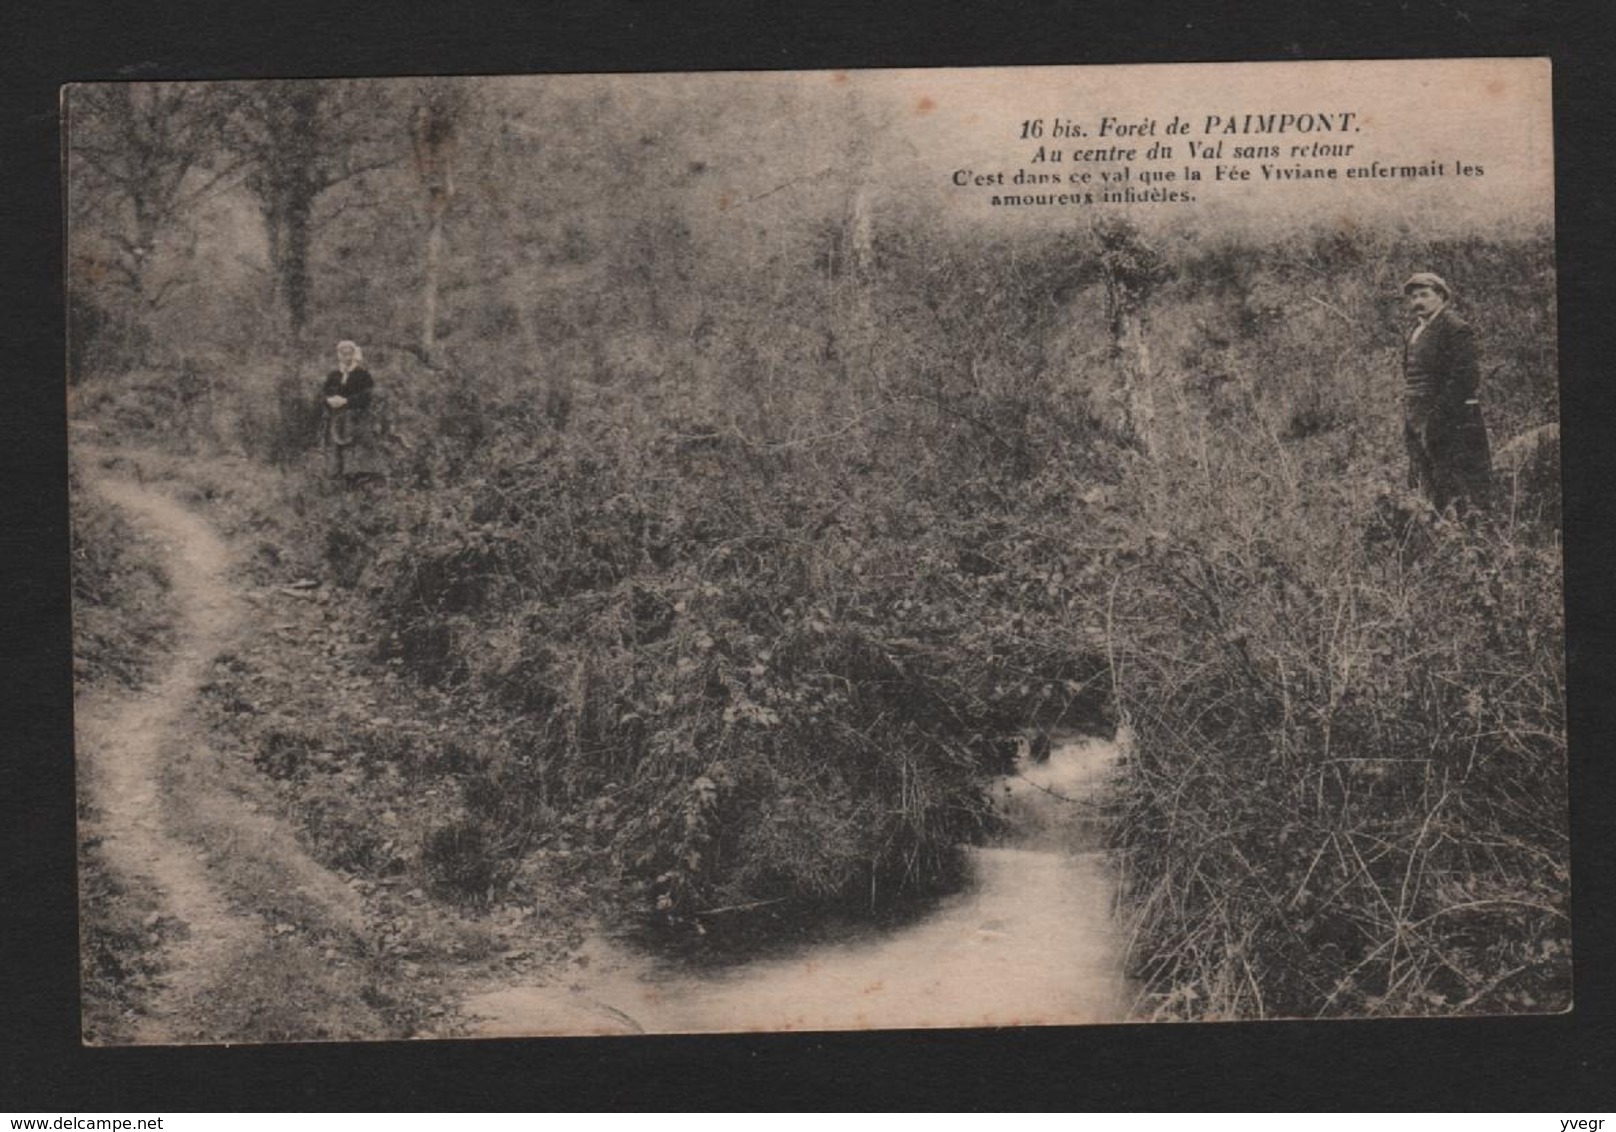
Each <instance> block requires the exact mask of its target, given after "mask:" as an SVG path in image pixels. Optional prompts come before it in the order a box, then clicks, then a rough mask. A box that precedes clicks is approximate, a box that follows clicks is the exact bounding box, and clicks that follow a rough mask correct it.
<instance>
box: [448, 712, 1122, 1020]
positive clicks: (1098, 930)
mask: <svg viewBox="0 0 1616 1132" xmlns="http://www.w3.org/2000/svg"><path fill="white" fill-rule="evenodd" d="M1115 760H1116V749H1115V747H1114V746H1113V745H1112V744H1110V743H1108V742H1105V741H1103V740H1097V739H1072V740H1069V741H1064V742H1059V743H1057V744H1056V745H1055V747H1054V749H1053V750H1052V751H1051V753H1050V756H1049V758H1048V759H1047V760H1046V761H1044V762H1042V763H1032V762H1028V761H1026V760H1023V761H1022V762H1021V763H1020V764H1018V768H1017V771H1016V773H1014V774H1011V775H1009V776H1007V777H1006V778H1004V779H1002V780H1001V783H1000V785H999V786H998V787H997V802H998V805H999V807H1000V809H1001V812H1002V813H1003V815H1004V817H1005V821H1006V826H1007V832H1006V834H1005V835H1004V836H1003V838H1002V839H1001V841H1000V843H999V844H997V845H992V846H985V847H976V848H972V849H970V850H969V851H968V852H969V854H970V857H969V861H968V865H967V868H968V875H967V881H966V884H965V885H964V886H963V887H962V889H961V890H960V891H959V892H957V893H955V894H953V895H951V896H948V897H945V898H943V899H941V900H939V901H937V903H936V904H935V905H934V906H933V907H932V908H931V909H930V910H929V911H928V912H926V913H925V914H924V915H922V916H919V917H917V918H916V919H914V920H912V921H909V922H907V923H904V924H903V925H901V926H898V927H894V928H884V929H882V928H867V929H863V930H860V931H856V932H849V933H847V934H845V935H844V936H843V937H842V938H840V939H831V940H828V941H825V940H821V941H816V942H814V943H811V944H805V945H804V946H802V947H801V948H800V949H799V950H796V951H794V952H790V953H788V954H786V955H784V956H771V957H769V958H766V959H757V960H753V961H751V962H746V963H740V964H736V965H733V966H729V967H723V968H716V969H714V968H702V969H692V968H690V967H688V966H683V967H681V966H676V965H673V964H670V963H659V962H657V961H655V960H652V959H649V958H646V957H643V956H640V955H638V954H636V953H633V952H630V951H628V950H627V949H624V948H621V947H619V946H617V945H615V944H612V943H610V942H609V941H606V940H592V941H591V942H590V943H589V944H588V945H586V947H585V949H584V951H583V952H582V953H580V955H579V956H578V957H577V958H576V960H575V963H574V971H573V974H572V975H570V976H569V977H568V978H566V979H563V980H559V981H553V982H550V983H547V984H543V985H534V986H515V987H504V988H500V989H497V990H492V991H488V992H485V993H481V994H477V995H474V996H472V997H470V998H468V999H466V1000H465V1001H464V1003H463V1004H462V1011H463V1014H464V1015H465V1016H466V1017H467V1018H468V1019H471V1020H472V1025H471V1033H472V1034H473V1035H475V1036H484V1037H495V1036H503V1037H515V1036H526V1035H538V1034H561V1033H567V1034H580V1033H703V1032H718V1031H743V1030H849V1029H908V1028H921V1027H940V1026H1026V1025H1082V1024H1088V1023H1100V1022H1118V1021H1124V1020H1126V1019H1127V1018H1128V1017H1129V1014H1130V1005H1131V1003H1132V1001H1133V997H1134V988H1133V987H1132V986H1131V984H1130V983H1129V981H1128V980H1127V979H1125V978H1124V977H1123V974H1122V950H1123V939H1122V929H1121V926H1120V925H1119V923H1118V922H1117V919H1116V916H1115V914H1114V913H1115V905H1116V898H1117V892H1116V888H1117V886H1116V878H1115V877H1114V875H1113V873H1112V871H1111V868H1110V866H1109V865H1108V863H1107V861H1106V857H1105V854H1104V851H1103V849H1102V847H1101V839H1102V831H1101V829H1100V824H1099V819H1098V814H1097V812H1096V810H1095V803H1094V799H1095V795H1096V793H1097V791H1098V790H1099V788H1100V787H1101V786H1102V785H1103V783H1104V781H1105V777H1106V775H1107V774H1108V773H1109V771H1110V769H1111V767H1112V765H1113V764H1114V762H1115Z"/></svg>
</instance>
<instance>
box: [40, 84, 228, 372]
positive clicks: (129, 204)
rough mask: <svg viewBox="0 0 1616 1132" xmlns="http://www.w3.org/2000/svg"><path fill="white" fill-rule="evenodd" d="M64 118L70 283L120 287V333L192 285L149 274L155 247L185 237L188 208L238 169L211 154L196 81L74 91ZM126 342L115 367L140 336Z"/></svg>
mask: <svg viewBox="0 0 1616 1132" xmlns="http://www.w3.org/2000/svg"><path fill="white" fill-rule="evenodd" d="M66 111H67V115H66V116H67V160H68V207H69V210H70V213H71V216H72V220H73V231H74V234H75V237H76V239H75V245H76V246H75V247H74V249H73V259H74V264H73V269H74V278H75V282H76V283H77V284H79V285H81V286H85V287H93V286H98V285H100V284H103V283H105V282H108V281H110V282H112V283H113V284H114V285H116V286H119V287H121V288H123V289H124V291H125V293H126V295H127V299H128V306H127V308H126V314H127V315H128V319H129V326H130V327H131V328H139V327H141V326H144V325H145V322H146V320H147V319H148V318H149V316H150V315H151V314H152V312H154V311H156V310H157V309H159V308H161V307H162V306H163V305H164V304H165V303H166V302H167V301H168V300H170V299H171V298H172V297H173V296H174V295H175V294H176V293H177V292H178V291H179V290H181V289H182V288H183V287H185V286H187V285H189V284H190V283H192V282H194V278H192V277H191V276H190V275H188V274H187V273H185V272H184V271H172V270H171V271H168V272H167V273H163V272H160V271H158V270H156V267H155V265H157V264H158V263H160V262H162V260H163V257H162V256H160V255H159V251H160V249H161V248H162V247H163V245H164V244H165V243H171V242H172V241H173V239H174V238H175V237H176V236H178V237H181V238H182V239H183V238H184V237H185V236H186V235H187V234H189V235H190V236H192V237H194V235H195V232H194V228H193V227H192V225H191V223H190V218H191V215H192V214H191V210H192V209H193V208H194V206H195V205H196V204H197V203H198V202H200V201H201V200H203V199H204V198H205V197H207V196H208V195H210V194H211V193H214V192H216V191H219V190H221V189H223V188H225V187H227V186H228V185H229V184H230V183H232V181H233V179H234V178H235V177H236V176H237V175H238V174H239V172H240V170H241V167H242V162H241V161H240V160H238V159H235V158H232V157H231V156H229V155H227V154H224V153H222V152H221V150H220V146H219V142H220V138H221V115H220V114H219V113H218V108H217V104H216V103H215V102H214V101H212V100H211V99H210V97H209V95H208V92H207V90H206V89H205V88H204V87H202V86H201V85H199V84H196V83H107V84H95V85H84V86H75V87H72V88H71V89H70V90H69V91H68V95H67V102H66ZM170 266H172V263H171V264H170ZM101 293H102V294H104V293H105V292H101ZM128 338H129V340H128V341H127V342H126V343H125V344H124V345H125V346H126V347H127V351H126V352H127V353H128V354H129V355H130V356H128V357H127V358H126V359H125V360H127V361H131V362H136V363H138V362H140V361H142V360H143V355H144V351H145V346H144V339H143V338H142V337H141V336H140V335H138V334H132V335H129V336H128ZM78 345H80V346H82V345H83V343H79V344H78Z"/></svg>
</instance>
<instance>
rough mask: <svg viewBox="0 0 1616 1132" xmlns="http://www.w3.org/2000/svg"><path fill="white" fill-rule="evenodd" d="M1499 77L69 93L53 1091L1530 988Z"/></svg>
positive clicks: (1542, 218) (1319, 1012)
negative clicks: (60, 1031) (68, 859)
mask: <svg viewBox="0 0 1616 1132" xmlns="http://www.w3.org/2000/svg"><path fill="white" fill-rule="evenodd" d="M1551 78H1552V76H1551V68H1550V64H1549V62H1548V60H1546V59H1533V58H1488V59H1423V60H1378V61H1334V62H1323V61H1315V62H1269V63H1240V64H1221V63H1201V64H1171V65H1167V64H1163V65H1113V66H1084V67H1056V66H1049V67H1013V68H1012V67H1002V68H992V67H984V68H958V69H924V70H922V69H911V70H846V71H830V70H825V71H774V72H766V71H751V72H738V71H731V72H707V73H643V74H611V75H605V74H600V75H591V74H572V75H510V76H480V77H419V78H403V77H401V78H386V79H377V78H369V79H354V78H320V79H312V78H309V79H287V80H265V79H254V80H243V81H228V82H227V81H207V82H201V81H195V82H180V81H164V82H117V83H112V82H96V83H82V84H73V85H69V86H67V87H66V88H64V89H63V92H62V121H63V130H64V136H63V160H64V162H65V173H66V176H65V182H64V193H65V195H64V200H63V213H64V216H65V220H66V234H65V254H66V269H67V292H66V305H67V319H68V342H67V345H68V358H67V363H68V364H67V386H66V390H65V394H66V397H67V405H68V410H67V412H68V425H69V441H68V447H69V465H70V467H69V492H70V499H71V509H72V514H71V522H72V570H73V575H72V600H73V656H72V671H73V680H74V695H73V715H74V721H73V722H74V727H73V730H74V743H75V752H74V759H75V767H76V774H75V783H76V791H77V794H76V798H77V806H78V810H77V812H78V824H77V831H76V833H77V863H78V870H77V881H78V907H79V913H80V918H79V940H78V943H79V956H78V959H79V970H80V989H81V1002H80V1007H81V1032H82V1039H83V1041H84V1043H86V1044H88V1045H92V1046H126V1045H215V1044H243V1043H246V1044H251V1043H285V1042H320V1041H386V1040H397V1039H417V1038H439V1039H450V1038H463V1039H475V1038H509V1037H544V1036H561V1035H567V1036H585V1035H589V1036H599V1037H600V1038H601V1039H602V1040H603V1041H604V1040H608V1039H609V1038H610V1036H613V1035H634V1034H694V1033H727V1032H783V1031H845V1030H871V1029H880V1030H893V1029H920V1028H941V1027H946V1028H965V1027H1020V1026H1088V1025H1120V1024H1139V1023H1166V1022H1213V1021H1216V1022H1256V1021H1264V1020H1273V1019H1367V1018H1410V1017H1427V1018H1430V1017H1435V1018H1448V1017H1458V1016H1508V1015H1542V1014H1560V1013H1564V1012H1567V1011H1570V1010H1571V1009H1572V1005H1573V1003H1572V977H1571V975H1572V947H1571V940H1572V931H1571V926H1572V909H1571V851H1570V837H1569V820H1568V791H1567V759H1566V746H1567V728H1566V702H1565V689H1564V685H1565V664H1566V649H1565V614H1564V599H1563V584H1562V578H1563V564H1562V554H1561V551H1562V512H1561V474H1560V411H1559V389H1560V386H1559V365H1558V355H1557V314H1556V259H1555V254H1556V249H1555V230H1554V217H1555V207H1554V206H1555V202H1554V184H1555V179H1554V144H1553V139H1554V135H1553V128H1552V106H1551Z"/></svg>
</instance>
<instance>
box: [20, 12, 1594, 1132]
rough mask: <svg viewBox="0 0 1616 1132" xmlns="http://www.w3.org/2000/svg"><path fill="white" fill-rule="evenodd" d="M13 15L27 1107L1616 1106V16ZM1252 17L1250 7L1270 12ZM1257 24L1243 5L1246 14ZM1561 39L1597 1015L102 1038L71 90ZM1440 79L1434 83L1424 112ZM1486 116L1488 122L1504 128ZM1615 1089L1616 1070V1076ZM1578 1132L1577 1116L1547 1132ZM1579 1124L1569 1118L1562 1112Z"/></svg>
mask: <svg viewBox="0 0 1616 1132" xmlns="http://www.w3.org/2000/svg"><path fill="white" fill-rule="evenodd" d="M38 7H39V10H38V11H33V12H18V11H15V10H13V11H12V12H11V13H10V14H9V15H6V16H3V17H0V45H3V49H4V50H5V51H6V54H5V55H4V56H3V57H0V59H3V68H0V90H3V94H0V131H3V134H0V171H3V176H0V185H3V188H0V202H3V212H0V222H3V224H4V242H3V243H0V249H3V253H0V254H3V258H0V264H3V270H0V296H3V300H4V301H3V304H0V310H3V311H4V312H5V326H6V331H7V333H6V338H5V343H4V345H5V349H4V350H3V351H0V364H3V366H4V368H3V370H0V563H3V566H4V570H5V574H4V576H3V578H0V744H3V746H0V838H3V841H0V855H3V859H4V867H5V886H4V888H3V889H0V946H3V951H0V969H3V978H4V983H3V985H0V1050H3V1051H4V1053H3V1059H0V1109H9V1110H13V1111H19V1112H29V1111H33V1112H37V1113H39V1114H41V1115H43V1114H46V1113H49V1114H50V1115H58V1114H63V1113H72V1112H79V1113H83V1112H88V1111H108V1110H120V1111H126V1112H130V1113H138V1112H153V1111H164V1110H166V1111H171V1112H172V1111H187V1110H190V1111H197V1110H213V1109H220V1110H248V1111H255V1110H270V1111H279V1110H300V1109H301V1110H314V1109H338V1110H346V1109H377V1110H460V1109H465V1110H479V1109H483V1110H486V1109H516V1110H528V1109H599V1108H606V1109H648V1108H666V1109H758V1108H780V1109H824V1108H837V1109H840V1108H873V1109H889V1108H891V1109H900V1108H902V1109H915V1108H919V1109H931V1108H948V1109H960V1108H964V1109H1019V1108H1054V1109H1072V1108H1078V1109H1081V1108H1096V1109H1118V1108H1122V1109H1179V1108H1182V1109H1207V1108H1234V1107H1238V1108H1256V1109H1269V1108H1303V1109H1348V1108H1350V1109H1364V1108H1367V1109H1396V1110H1402V1109H1428V1108H1429V1109H1475V1110H1498V1109H1507V1110H1523V1109H1524V1110H1554V1111H1558V1112H1561V1113H1564V1114H1565V1115H1568V1116H1571V1115H1577V1114H1579V1113H1580V1114H1586V1113H1587V1112H1588V1111H1589V1110H1591V1109H1598V1108H1607V1109H1608V1108H1610V1107H1611V1106H1612V1103H1613V1100H1616V1085H1612V1084H1611V1082H1613V1081H1616V1027H1613V1025H1612V1011H1611V1004H1612V984H1611V977H1610V975H1611V966H1612V962H1613V952H1612V946H1611V943H1612V922H1613V914H1612V909H1611V903H1612V899H1611V898H1612V896H1613V895H1616V884H1613V877H1612V869H1611V860H1612V855H1613V854H1612V849H1611V847H1612V844H1613V840H1612V835H1613V833H1616V823H1613V822H1612V820H1611V812H1612V810H1613V809H1616V791H1613V781H1612V774H1611V769H1612V768H1611V761H1612V757H1613V755H1612V752H1611V751H1610V750H1609V747H1610V743H1609V739H1610V737H1611V735H1612V722H1613V719H1612V714H1611V704H1612V703H1613V702H1616V680H1613V673H1616V663H1613V662H1616V656H1613V651H1612V647H1611V645H1612V613H1613V609H1612V600H1611V590H1612V586H1611V585H1610V579H1611V578H1612V576H1613V573H1616V571H1613V570H1612V569H1611V567H1610V563H1611V561H1612V554H1613V552H1616V542H1613V539H1612V531H1613V529H1616V525H1613V522H1612V519H1613V515H1612V505H1611V501H1612V491H1611V485H1612V477H1613V472H1616V459H1613V456H1612V454H1611V443H1612V441H1613V440H1616V427H1613V425H1616V404H1613V400H1616V398H1613V389H1616V363H1613V362H1612V359H1616V341H1613V335H1612V331H1613V327H1616V301H1613V300H1616V295H1613V294H1612V274H1611V265H1612V264H1613V263H1616V257H1613V254H1612V253H1613V251H1616V248H1613V246H1612V245H1613V225H1612V217H1613V209H1612V206H1611V198H1612V184H1611V181H1612V177H1613V175H1616V169H1613V163H1612V161H1611V150H1612V147H1616V131H1613V130H1612V129H1611V125H1612V117H1613V108H1616V106H1613V102H1612V94H1613V93H1616V91H1613V89H1612V87H1613V84H1612V83H1611V81H1610V78H1611V74H1612V71H1613V65H1612V64H1611V62H1609V60H1610V59H1611V58H1612V52H1611V49H1612V48H1613V47H1616V37H1613V36H1612V35H1611V30H1612V16H1611V14H1610V12H1609V10H1608V9H1607V8H1606V7H1605V6H1604V5H1595V4H1586V5H1582V6H1580V8H1581V10H1573V9H1571V8H1569V7H1568V6H1564V5H1551V4H1544V3H1524V2H1516V3H1492V2H1487V3H1480V2H1477V3H1471V2H1466V0H1457V2H1456V3H1448V2H1445V0H1411V2H1408V3H1381V2H1375V3H1367V2H1337V3H1329V4H1323V3H1316V2H1312V0H1308V2H1303V3H1291V4H1286V5H1283V6H1281V5H1279V4H1273V3H1263V4H1257V5H1253V4H1241V5H1238V6H1236V5H1232V4H1229V5H1225V4H1218V5H1206V6H1204V7H1205V9H1206V10H1204V11H1203V10H1200V9H1199V8H1198V7H1196V6H1192V5H1186V4H1171V5H1149V4H1147V3H1145V2H1144V0H1135V2H1133V3H1126V4H1122V3H1117V4H1109V5H1105V6H1102V5H1099V4H1078V3H1044V2H1039V3H1022V4H1017V5H1013V6H1012V5H1007V4H1006V5H994V6H992V7H989V6H987V5H980V6H971V7H966V6H956V5H950V4H944V3H938V2H934V3H931V4H927V5H924V6H922V5H918V4H905V5H902V6H890V5H889V6H883V7H879V8H876V7H874V6H872V5H867V4H849V3H830V2H819V0H810V2H809V3H808V4H806V5H802V6H785V5H767V6H765V5H756V6H753V5H727V6H722V7H713V6H706V7H702V6H696V5H690V4H678V5H675V4H668V5H666V6H663V5H653V4H650V3H637V4H636V3H625V2H619V3H612V4H600V3H583V2H571V3H563V4H542V3H530V4H522V5H517V4H493V3H485V2H481V0H459V2H456V3H452V4H446V5H428V4H417V3H405V4H402V5H393V4H383V3H378V2H372V3H367V4H338V3H334V2H328V3H312V2H309V0H282V2H280V3H264V2H261V0H235V2H218V0H215V2H213V3H207V4H203V3H144V4H139V5H132V4H102V5H96V6H95V7H93V8H92V7H91V6H89V5H52V6H49V7H46V6H44V5H39V6H38ZM1237 7H1238V11H1236V8H1237ZM1225 9H1227V10H1225ZM1477 55H1547V56H1550V57H1552V58H1553V60H1554V64H1555V73H1554V87H1555V117H1556V138H1555V142H1556V166H1557V181H1558V187H1557V202H1558V203H1557V207H1558V231H1559V257H1560V273H1561V274H1560V312H1561V326H1560V334H1561V347H1562V349H1561V384H1562V393H1563V396H1562V412H1563V432H1564V437H1565V442H1566V454H1565V472H1566V493H1565V516H1566V524H1567V536H1566V540H1567V541H1566V571H1567V605H1568V617H1569V625H1570V683H1569V698H1570V709H1571V715H1570V736H1571V751H1572V759H1573V766H1572V798H1573V801H1572V819H1573V823H1574V832H1575V866H1574V879H1573V890H1574V893H1573V895H1574V903H1575V923H1576V929H1575V937H1576V966H1577V975H1576V979H1577V983H1576V1001H1577V1005H1576V1009H1575V1011H1574V1012H1573V1013H1572V1014H1570V1015H1565V1016H1558V1017H1546V1018H1508V1019H1473V1020H1456V1021H1408V1022H1399V1021H1365V1022H1327V1023H1261V1024H1251V1025H1234V1024H1225V1025H1176V1026H1174V1025H1156V1026H1122V1027H1091V1028H1072V1029H1040V1030H1021V1031H1008V1030H1002V1031H982V1030H977V1031H969V1030H967V1031H933V1032H922V1033H878V1034H845V1035H844V1034H835V1035H757V1036H750V1035H748V1036H729V1037H699V1038H697V1037H691V1038H684V1037H680V1038H666V1037H657V1038H651V1037H645V1038H620V1039H619V1038H611V1039H604V1038H597V1039H573V1040H557V1039H547V1040H541V1041H475V1042H473V1041H461V1042H418V1043H397V1044H373V1045H341V1046H269V1047H237V1048H231V1049H226V1048H198V1049H130V1050H85V1049H83V1048H81V1047H80V1045H79V1042H78V1015H77V993H78V988H77V956H78V947H77V937H76V921H75V907H74V888H73V883H74V876H73V868H74V833H73V815H74V810H73V786H72V728H71V651H70V643H69V608H68V593H69V585H68V573H67V563H68V545H67V518H66V516H67V499H66V419H65V405H64V382H63V361H62V359H63V307H64V304H63V299H62V277H61V245H62V235H61V211H60V169H59V161H58V153H59V145H60V141H59V134H58V120H57V99H58V89H59V87H60V85H61V84H62V83H65V82H70V81H87V80H106V79H177V78H191V79H223V78H251V77H270V76H274V77H288V78H296V77H313V76H325V75H399V74H502V73H520V72H555V71H641V70H727V69H760V68H761V69H798V68H828V67H845V68H854V67H874V66H971V65H1016V64H1090V63H1123V62H1203V61H1204V62H1211V61H1232V60H1269V59H1287V60H1288V59H1339V58H1405V57H1457V56H1477ZM1413 96H1414V95H1413V93H1412V92H1411V97H1413ZM1475 128H1476V131H1477V133H1478V135H1481V136H1484V135H1485V132H1486V130H1487V121H1486V119H1485V117H1484V116H1483V115H1481V114H1479V113H1478V117H1477V121H1476V123H1475ZM1601 1082H1604V1083H1603V1084H1601ZM1546 1127H1548V1126H1547V1125H1546ZM1554 1127H1557V1125H1554Z"/></svg>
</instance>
